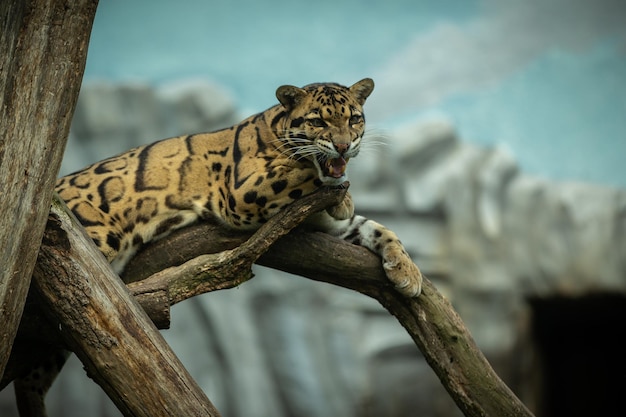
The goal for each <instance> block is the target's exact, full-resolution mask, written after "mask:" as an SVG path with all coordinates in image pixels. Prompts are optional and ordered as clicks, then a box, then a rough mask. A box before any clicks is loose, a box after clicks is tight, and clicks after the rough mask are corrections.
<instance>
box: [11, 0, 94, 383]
mask: <svg viewBox="0 0 626 417" xmlns="http://www.w3.org/2000/svg"><path fill="white" fill-rule="evenodd" d="M96 5H97V1H92V0H53V1H46V0H30V1H24V0H14V1H2V2H0V100H1V104H0V108H1V109H2V117H1V118H0V194H1V198H0V323H2V326H0V375H2V374H3V373H4V369H5V365H6V362H7V360H8V357H9V353H10V352H11V346H12V344H13V340H14V337H15V334H16V332H17V328H18V324H19V321H20V317H21V314H22V310H23V306H24V302H25V299H26V294H27V291H28V287H29V284H30V279H31V275H32V272H33V268H34V265H35V260H36V259H37V251H38V250H39V244H40V242H41V237H42V234H43V231H44V227H45V224H46V215H47V214H48V211H49V207H50V199H51V196H52V190H53V186H54V182H55V179H56V176H57V174H58V171H59V167H60V165H61V159H62V157H63V151H64V149H65V143H66V140H67V135H68V132H69V127H70V121H71V119H72V114H73V112H74V106H75V104H76V100H77V98H78V91H79V89H80V85H81V81H82V75H83V70H84V67H85V59H86V57H87V45H88V42H89V35H90V32H91V25H92V22H93V18H94V15H95V10H96Z"/></svg>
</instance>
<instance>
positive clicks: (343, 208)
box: [326, 193, 354, 220]
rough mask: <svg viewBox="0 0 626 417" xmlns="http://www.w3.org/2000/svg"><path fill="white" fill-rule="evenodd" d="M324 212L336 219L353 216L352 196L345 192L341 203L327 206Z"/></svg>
mask: <svg viewBox="0 0 626 417" xmlns="http://www.w3.org/2000/svg"><path fill="white" fill-rule="evenodd" d="M326 212H327V213H328V214H330V215H331V217H332V218H334V219H337V220H346V219H350V218H352V216H354V203H353V202H352V196H351V195H350V193H346V196H345V197H344V199H343V201H342V202H341V203H339V204H337V205H336V206H332V207H329V208H327V209H326Z"/></svg>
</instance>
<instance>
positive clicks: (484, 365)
mask: <svg viewBox="0 0 626 417" xmlns="http://www.w3.org/2000/svg"><path fill="white" fill-rule="evenodd" d="M321 200H322V199H319V202H320V203H323V201H321ZM296 204H298V202H297V203H294V206H295V205H296ZM281 217H282V218H287V217H290V215H289V214H287V213H285V215H283V216H281ZM268 226H270V228H271V225H268ZM245 239H246V236H244V235H241V234H231V233H229V232H228V231H227V230H225V229H224V228H220V227H219V226H217V225H215V224H205V223H202V224H198V225H194V226H191V227H188V228H185V229H182V230H179V231H177V232H175V233H174V234H173V235H170V236H169V237H168V238H167V239H164V240H161V241H158V242H155V243H154V244H152V245H150V246H148V247H146V248H145V250H144V251H142V252H140V253H139V254H138V255H137V256H136V257H135V258H134V259H133V260H132V261H131V263H130V264H129V265H128V268H127V276H126V279H127V280H130V281H135V280H141V279H143V278H144V277H145V276H146V275H149V274H151V273H152V271H155V270H162V269H163V268H165V267H166V266H167V265H172V264H176V263H180V262H183V261H185V260H187V259H194V258H195V257H196V256H198V255H201V254H204V253H207V252H209V251H216V250H220V248H222V249H223V248H224V247H236V246H237V245H239V244H241V242H244V241H245ZM258 242H263V239H262V238H260V237H259V238H258V239H255V238H251V239H250V240H248V241H247V242H246V243H244V245H245V246H243V245H242V246H240V247H239V248H244V249H241V250H242V251H245V250H248V248H251V247H255V245H256V244H257V243H258ZM259 249H260V247H259ZM235 251H237V249H235ZM233 252H234V251H231V252H228V251H227V252H225V255H224V254H217V255H202V257H201V259H212V261H210V262H208V263H207V262H205V261H204V260H199V261H196V260H192V261H190V262H191V263H190V264H189V265H196V264H198V265H205V266H208V268H209V269H210V268H211V266H210V265H215V263H214V261H215V260H217V259H218V258H220V257H221V256H226V257H232V255H231V254H232V253H233ZM258 252H260V250H258V251H256V252H255V253H254V255H253V256H251V257H250V258H249V259H248V260H247V262H249V261H250V260H251V259H253V258H255V257H256V256H257V254H258ZM303 254H306V255H303ZM204 256H208V257H211V256H213V258H203V257H204ZM223 259H225V258H223ZM258 263H259V264H261V265H265V266H268V267H271V268H275V269H279V270H282V271H285V272H290V273H293V274H296V275H301V276H304V277H307V278H310V279H313V280H317V281H323V282H328V283H331V284H335V285H338V286H342V287H346V288H351V289H353V290H356V291H359V292H361V293H363V294H365V295H368V296H370V297H373V298H375V299H377V300H378V301H379V302H380V303H381V304H382V305H383V306H384V307H385V308H386V309H387V310H388V311H389V312H390V313H391V314H393V315H394V316H395V317H396V318H397V319H398V321H399V322H400V323H401V324H402V325H403V326H404V327H405V329H406V330H407V331H408V333H409V334H410V335H411V337H412V338H413V340H414V342H415V344H416V345H417V346H418V347H419V349H420V350H421V352H422V353H423V355H424V357H425V358H426V361H427V362H428V363H429V364H430V366H431V367H432V368H433V370H434V371H435V373H436V374H437V376H438V377H439V379H440V381H441V383H442V384H443V385H444V387H445V388H446V390H447V391H448V392H449V393H450V395H451V396H452V398H453V399H454V401H455V402H456V404H457V405H458V407H459V408H460V409H461V410H462V411H463V413H464V414H465V415H466V416H532V413H531V412H530V411H529V410H528V409H527V408H526V407H525V405H524V404H523V403H522V402H521V401H520V400H519V399H518V398H517V397H516V396H515V394H513V392H512V391H511V390H510V389H509V388H508V387H507V386H506V384H504V382H503V381H502V380H501V379H500V378H499V377H498V375H497V374H496V373H495V372H494V370H493V369H492V368H491V366H490V364H489V362H488V361H487V360H486V358H485V357H484V355H483V354H482V352H481V351H480V350H479V349H478V347H477V346H476V343H475V342H474V340H473V338H472V336H471V335H470V333H469V331H468V330H467V328H466V327H465V326H464V324H463V322H462V320H461V318H460V317H459V316H458V314H457V313H456V312H455V311H454V309H453V308H452V306H451V304H450V303H449V302H448V300H446V299H445V298H444V297H443V296H442V295H441V294H440V293H439V292H438V291H437V289H436V288H435V287H434V286H433V284H432V283H431V282H430V281H429V280H427V279H425V280H424V284H423V287H422V295H420V296H419V297H418V298H415V299H407V298H405V297H403V296H401V295H400V294H399V293H398V292H397V291H395V289H394V288H393V286H392V285H391V283H389V281H388V280H387V278H386V276H385V272H384V270H383V269H382V265H381V262H380V259H379V258H378V257H377V256H376V255H374V254H373V253H372V252H370V251H368V250H367V249H365V248H363V247H361V246H355V245H352V244H350V243H347V242H345V241H342V240H339V239H336V238H333V237H331V236H329V235H327V234H324V233H317V232H314V233H312V232H306V231H303V230H300V229H298V230H294V231H292V232H291V233H290V234H288V235H286V236H283V237H282V238H280V239H279V240H278V241H276V242H275V243H274V244H273V245H272V246H271V247H270V248H269V249H268V250H267V252H266V253H264V254H263V255H261V256H260V258H259V259H258ZM181 268H183V269H184V270H185V271H186V272H185V273H187V272H189V273H191V274H192V275H193V274H194V272H193V271H194V269H193V268H191V267H181ZM196 268H197V265H196ZM246 268H247V267H246ZM183 269H180V270H179V269H177V268H173V269H169V270H168V269H166V270H163V271H162V272H160V273H157V274H156V275H153V276H152V277H150V278H148V279H147V280H145V281H144V282H146V283H147V282H151V281H153V280H154V281H159V282H165V281H168V279H171V281H176V280H178V278H176V277H177V276H179V275H178V273H179V272H182V271H183ZM196 270H198V269H196ZM216 270H221V271H222V272H220V274H222V273H223V267H218V268H217V269H216ZM174 271H177V272H174ZM170 274H172V275H171V276H170V278H168V275H170ZM202 274H206V275H205V276H209V275H210V273H208V272H207V270H203V271H202ZM157 277H158V278H157ZM248 278H249V276H247V275H236V274H235V275H232V276H231V277H230V278H229V276H228V275H220V277H219V278H218V279H217V282H216V283H214V284H211V283H208V282H207V283H204V284H203V289H202V291H211V290H214V289H221V288H230V287H232V286H236V285H239V284H240V283H241V282H243V281H245V280H246V279H248ZM185 279H187V280H188V279H189V278H185ZM192 281H193V279H192ZM181 282H182V281H181ZM142 285H144V284H139V283H138V284H131V285H130V288H131V290H132V291H136V290H137V289H138V288H141V286H142ZM196 288H197V287H196ZM177 293H179V294H183V293H185V291H180V290H177ZM195 293H196V291H195V290H194V291H191V292H189V293H188V294H189V295H192V294H195ZM173 301H174V302H178V301H180V300H179V299H175V300H173Z"/></svg>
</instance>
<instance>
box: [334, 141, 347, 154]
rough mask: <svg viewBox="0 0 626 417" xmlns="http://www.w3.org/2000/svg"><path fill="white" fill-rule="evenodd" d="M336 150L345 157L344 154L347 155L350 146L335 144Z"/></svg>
mask: <svg viewBox="0 0 626 417" xmlns="http://www.w3.org/2000/svg"><path fill="white" fill-rule="evenodd" d="M334 145H335V149H337V152H339V154H340V155H343V154H344V153H346V151H347V150H348V147H349V146H350V144H349V143H335V144H334Z"/></svg>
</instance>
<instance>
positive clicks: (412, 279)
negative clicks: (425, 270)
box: [383, 245, 422, 297]
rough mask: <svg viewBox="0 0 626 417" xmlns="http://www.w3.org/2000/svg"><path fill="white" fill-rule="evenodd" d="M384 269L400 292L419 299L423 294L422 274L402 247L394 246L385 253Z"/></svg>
mask: <svg viewBox="0 0 626 417" xmlns="http://www.w3.org/2000/svg"><path fill="white" fill-rule="evenodd" d="M383 268H384V270H385V273H386V274H387V278H388V279H389V281H391V282H392V283H393V284H394V285H395V287H396V290H398V292H399V293H400V294H402V295H404V296H406V297H417V296H418V295H419V294H420V293H421V292H422V273H421V272H420V270H419V268H418V267H417V265H415V263H413V261H412V260H411V258H410V257H409V255H408V253H406V251H405V250H404V248H403V247H402V246H395V245H394V246H392V247H389V248H387V249H386V250H385V251H384V252H383Z"/></svg>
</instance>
